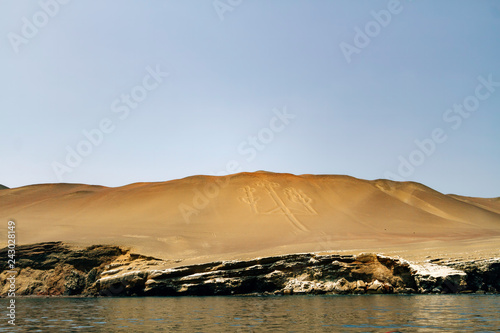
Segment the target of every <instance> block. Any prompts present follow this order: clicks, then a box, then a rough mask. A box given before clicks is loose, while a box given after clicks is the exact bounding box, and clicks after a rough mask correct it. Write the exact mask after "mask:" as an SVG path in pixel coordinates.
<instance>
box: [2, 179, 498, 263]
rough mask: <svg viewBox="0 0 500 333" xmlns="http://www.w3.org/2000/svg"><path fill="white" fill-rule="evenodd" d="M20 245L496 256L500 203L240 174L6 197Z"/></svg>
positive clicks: (26, 191) (370, 184)
mask: <svg viewBox="0 0 500 333" xmlns="http://www.w3.org/2000/svg"><path fill="white" fill-rule="evenodd" d="M9 219H14V220H15V221H16V223H17V240H18V243H20V244H30V243H36V242H44V241H65V242H69V243H75V244H82V245H86V244H114V245H124V246H130V247H132V248H133V249H134V250H135V251H137V252H139V253H141V254H145V255H152V256H156V257H160V258H163V259H184V260H186V261H187V262H196V261H207V260H212V259H221V258H222V259H233V258H242V259H243V258H248V257H252V256H265V255H275V254H284V253H296V252H310V251H314V252H317V251H335V252H338V251H347V252H349V251H351V252H360V251H376V252H379V253H380V252H382V253H386V254H400V255H402V256H403V257H407V258H409V259H411V258H412V257H414V258H419V259H422V258H424V257H425V256H427V255H431V256H437V255H441V256H442V255H449V256H453V255H455V256H457V255H460V256H462V257H467V256H471V255H473V254H474V253H475V254H476V255H477V256H495V255H497V256H498V255H499V254H498V248H499V245H500V198H496V199H484V198H469V197H461V196H456V195H444V194H441V193H439V192H436V191H434V190H432V189H430V188H428V187H426V186H424V185H421V184H418V183H412V182H404V183H400V182H392V181H388V180H375V181H366V180H360V179H356V178H352V177H348V176H315V175H302V176H295V175H291V174H275V173H268V172H257V173H241V174H236V175H230V176H226V177H209V176H195V177H189V178H185V179H180V180H174V181H169V182H163V183H137V184H131V185H127V186H123V187H119V188H107V187H102V186H90V185H79V184H43V185H32V186H25V187H21V188H14V189H4V190H0V220H2V221H5V226H4V227H2V228H0V247H4V246H5V244H6V239H7V237H6V231H7V221H8V220H9Z"/></svg>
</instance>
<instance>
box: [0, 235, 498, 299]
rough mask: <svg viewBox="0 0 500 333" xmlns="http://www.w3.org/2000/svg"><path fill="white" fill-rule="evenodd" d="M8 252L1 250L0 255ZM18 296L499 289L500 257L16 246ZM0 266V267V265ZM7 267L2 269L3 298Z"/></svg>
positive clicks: (1, 286)
mask: <svg viewBox="0 0 500 333" xmlns="http://www.w3.org/2000/svg"><path fill="white" fill-rule="evenodd" d="M0 255H2V256H5V255H6V249H3V250H0ZM17 257H18V258H19V260H18V271H19V273H18V276H17V278H16V288H17V289H16V294H18V295H102V296H134V295H138V296H183V295H196V296H199V295H241V294H255V293H258V294H282V295H292V294H365V293H368V294H391V293H459V292H494V293H496V292H498V291H499V290H500V285H499V281H500V259H492V260H483V261H471V262H465V261H464V262H444V261H443V262H439V261H436V260H435V261H433V262H432V263H431V262H428V263H424V264H419V265H416V264H412V263H409V262H407V261H405V260H402V259H395V258H390V257H385V256H382V255H376V254H366V253H365V254H360V255H357V256H353V255H338V254H329V255H319V254H314V253H303V254H290V255H282V256H274V257H266V258H257V259H253V260H244V261H219V262H211V263H205V264H198V265H189V266H180V265H179V262H171V261H163V260H159V259H155V258H152V257H145V256H141V255H138V254H133V253H130V251H129V250H126V249H122V248H119V247H116V246H102V245H98V246H91V247H88V248H85V249H74V248H71V247H69V246H67V245H65V244H63V243H60V242H54V243H41V244H35V245H29V246H20V247H18V248H17ZM2 265H3V266H2ZM6 271H7V267H6V265H5V263H3V264H0V272H1V273H0V291H1V295H5V294H6V290H7V288H8V287H7V283H6V277H7V272H6Z"/></svg>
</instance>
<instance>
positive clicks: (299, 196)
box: [240, 181, 318, 231]
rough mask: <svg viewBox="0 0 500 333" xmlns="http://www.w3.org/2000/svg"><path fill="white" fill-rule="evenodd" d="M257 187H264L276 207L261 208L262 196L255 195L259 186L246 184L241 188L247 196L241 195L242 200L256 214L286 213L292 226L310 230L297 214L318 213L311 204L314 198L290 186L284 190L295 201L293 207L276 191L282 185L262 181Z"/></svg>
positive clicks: (289, 198) (291, 200)
mask: <svg viewBox="0 0 500 333" xmlns="http://www.w3.org/2000/svg"><path fill="white" fill-rule="evenodd" d="M255 186H256V187H260V188H263V189H264V190H265V192H266V193H267V194H268V197H269V198H271V199H272V201H273V202H274V204H275V207H274V208H272V209H271V210H269V211H261V210H259V206H258V203H259V201H262V200H261V197H259V196H256V195H254V194H255V193H256V192H257V188H255V187H250V186H245V187H242V188H241V190H242V191H243V192H244V194H245V196H243V197H241V198H240V200H241V201H242V202H243V203H246V204H247V205H249V206H250V207H251V208H252V211H253V212H254V213H255V214H261V215H272V214H280V215H285V216H286V217H287V219H288V220H289V221H290V222H291V224H292V226H293V227H294V228H296V229H298V230H300V231H308V229H307V228H306V227H305V226H304V225H303V224H302V222H300V221H299V219H297V217H296V216H295V215H296V214H301V215H318V213H317V212H316V210H315V209H314V208H313V207H312V206H311V203H312V199H311V198H309V197H308V196H307V195H305V194H304V193H303V192H302V191H300V190H297V189H296V188H294V187H288V188H286V189H285V190H284V192H285V194H286V196H287V198H288V201H290V202H291V203H294V204H295V205H294V206H295V207H291V206H290V205H289V204H287V203H286V202H285V201H284V200H283V199H282V198H281V197H280V196H279V195H278V193H277V192H276V189H277V188H279V187H280V186H281V185H280V184H278V183H274V182H269V181H262V182H258V183H256V184H255Z"/></svg>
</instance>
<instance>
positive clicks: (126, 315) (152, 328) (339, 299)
mask: <svg viewBox="0 0 500 333" xmlns="http://www.w3.org/2000/svg"><path fill="white" fill-rule="evenodd" d="M7 302H8V299H1V300H0V304H1V307H2V314H3V316H2V317H3V318H2V320H1V322H0V332H393V331H397V332H500V296H499V295H414V296H402V295H363V296H352V295H349V296H283V297H279V296H276V297H275V296H263V297H258V296H248V297H178V298H175V297H146V298H17V299H16V326H11V325H9V324H8V323H7V320H8V318H7V316H6V314H7V309H6V306H7Z"/></svg>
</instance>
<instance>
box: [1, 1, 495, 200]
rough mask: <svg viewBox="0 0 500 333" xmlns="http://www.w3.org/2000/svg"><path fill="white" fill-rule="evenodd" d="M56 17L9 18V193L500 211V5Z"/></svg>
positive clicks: (293, 4) (185, 6) (65, 7)
mask: <svg viewBox="0 0 500 333" xmlns="http://www.w3.org/2000/svg"><path fill="white" fill-rule="evenodd" d="M59 1H60V2H58V1H57V0H42V1H20V0H3V1H1V2H0V36H1V38H0V96H1V98H0V110H1V111H0V112H1V113H0V121H1V128H2V130H1V132H0V156H1V160H0V184H4V185H6V186H9V187H18V186H23V185H27V184H34V183H52V182H61V181H62V182H69V183H88V184H101V185H106V186H120V185H125V184H129V183H133V182H139V181H165V180H170V179H176V178H182V177H186V176H190V175H196V174H218V173H228V172H231V171H233V170H238V171H239V170H242V171H256V170H268V171H274V172H290V173H295V174H304V173H312V174H347V175H351V176H354V177H359V178H364V179H377V178H386V177H389V176H392V177H393V178H394V179H396V178H398V179H405V180H412V181H417V182H421V183H424V184H426V185H428V186H430V187H432V188H435V189H436V190H439V191H441V192H444V193H457V194H463V195H471V196H483V197H493V196H495V197H497V196H500V176H499V170H500V130H499V128H500V61H499V59H500V38H499V37H500V2H498V1H493V0H492V1H451V0H449V1H431V0H427V1H407V0H401V1H400V2H399V4H398V2H397V1H394V0H393V1H347V0H345V1H326V0H324V1H310V0H307V1H306V0H303V1H291V0H281V1H269V0H252V1H249V0H246V1H245V0H243V1H237V0H232V1H231V2H229V0H221V1H215V2H214V1H211V0H208V1H201V0H200V1H185V0H177V1H151V0H150V1H116V0H115V1H102V0H101V1H78V0H73V1H67V0H65V1H63V0H59ZM387 14H389V15H390V17H389V16H388V15H387ZM377 19H378V21H377ZM155 72H156V73H155ZM151 73H153V74H151ZM166 73H168V75H167V74H166ZM480 78H482V79H480ZM488 81H490V82H489V83H488ZM461 104H467V106H466V107H467V109H464V107H462V110H461V111H460V105H461ZM454 105H457V107H456V108H455V109H454ZM468 110H469V111H468ZM460 112H461V113H460ZM276 114H281V118H277V116H276ZM287 117H288V118H287ZM282 118H284V119H282ZM96 128H97V129H98V131H99V132H97V131H93V129H96ZM84 131H87V132H88V133H91V134H92V135H93V136H91V139H92V140H91V139H88V138H87V137H86V136H85V134H84ZM433 132H434V135H433ZM101 134H102V136H101ZM415 140H419V142H421V143H422V144H421V146H422V147H419V146H418V145H417V144H416V143H415ZM92 141H93V142H92ZM431 142H432V143H431ZM75 154H78V156H74V155H75ZM83 155H85V156H83ZM68 161H69V162H68ZM228 163H229V164H230V165H229V168H228V166H227V164H228Z"/></svg>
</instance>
